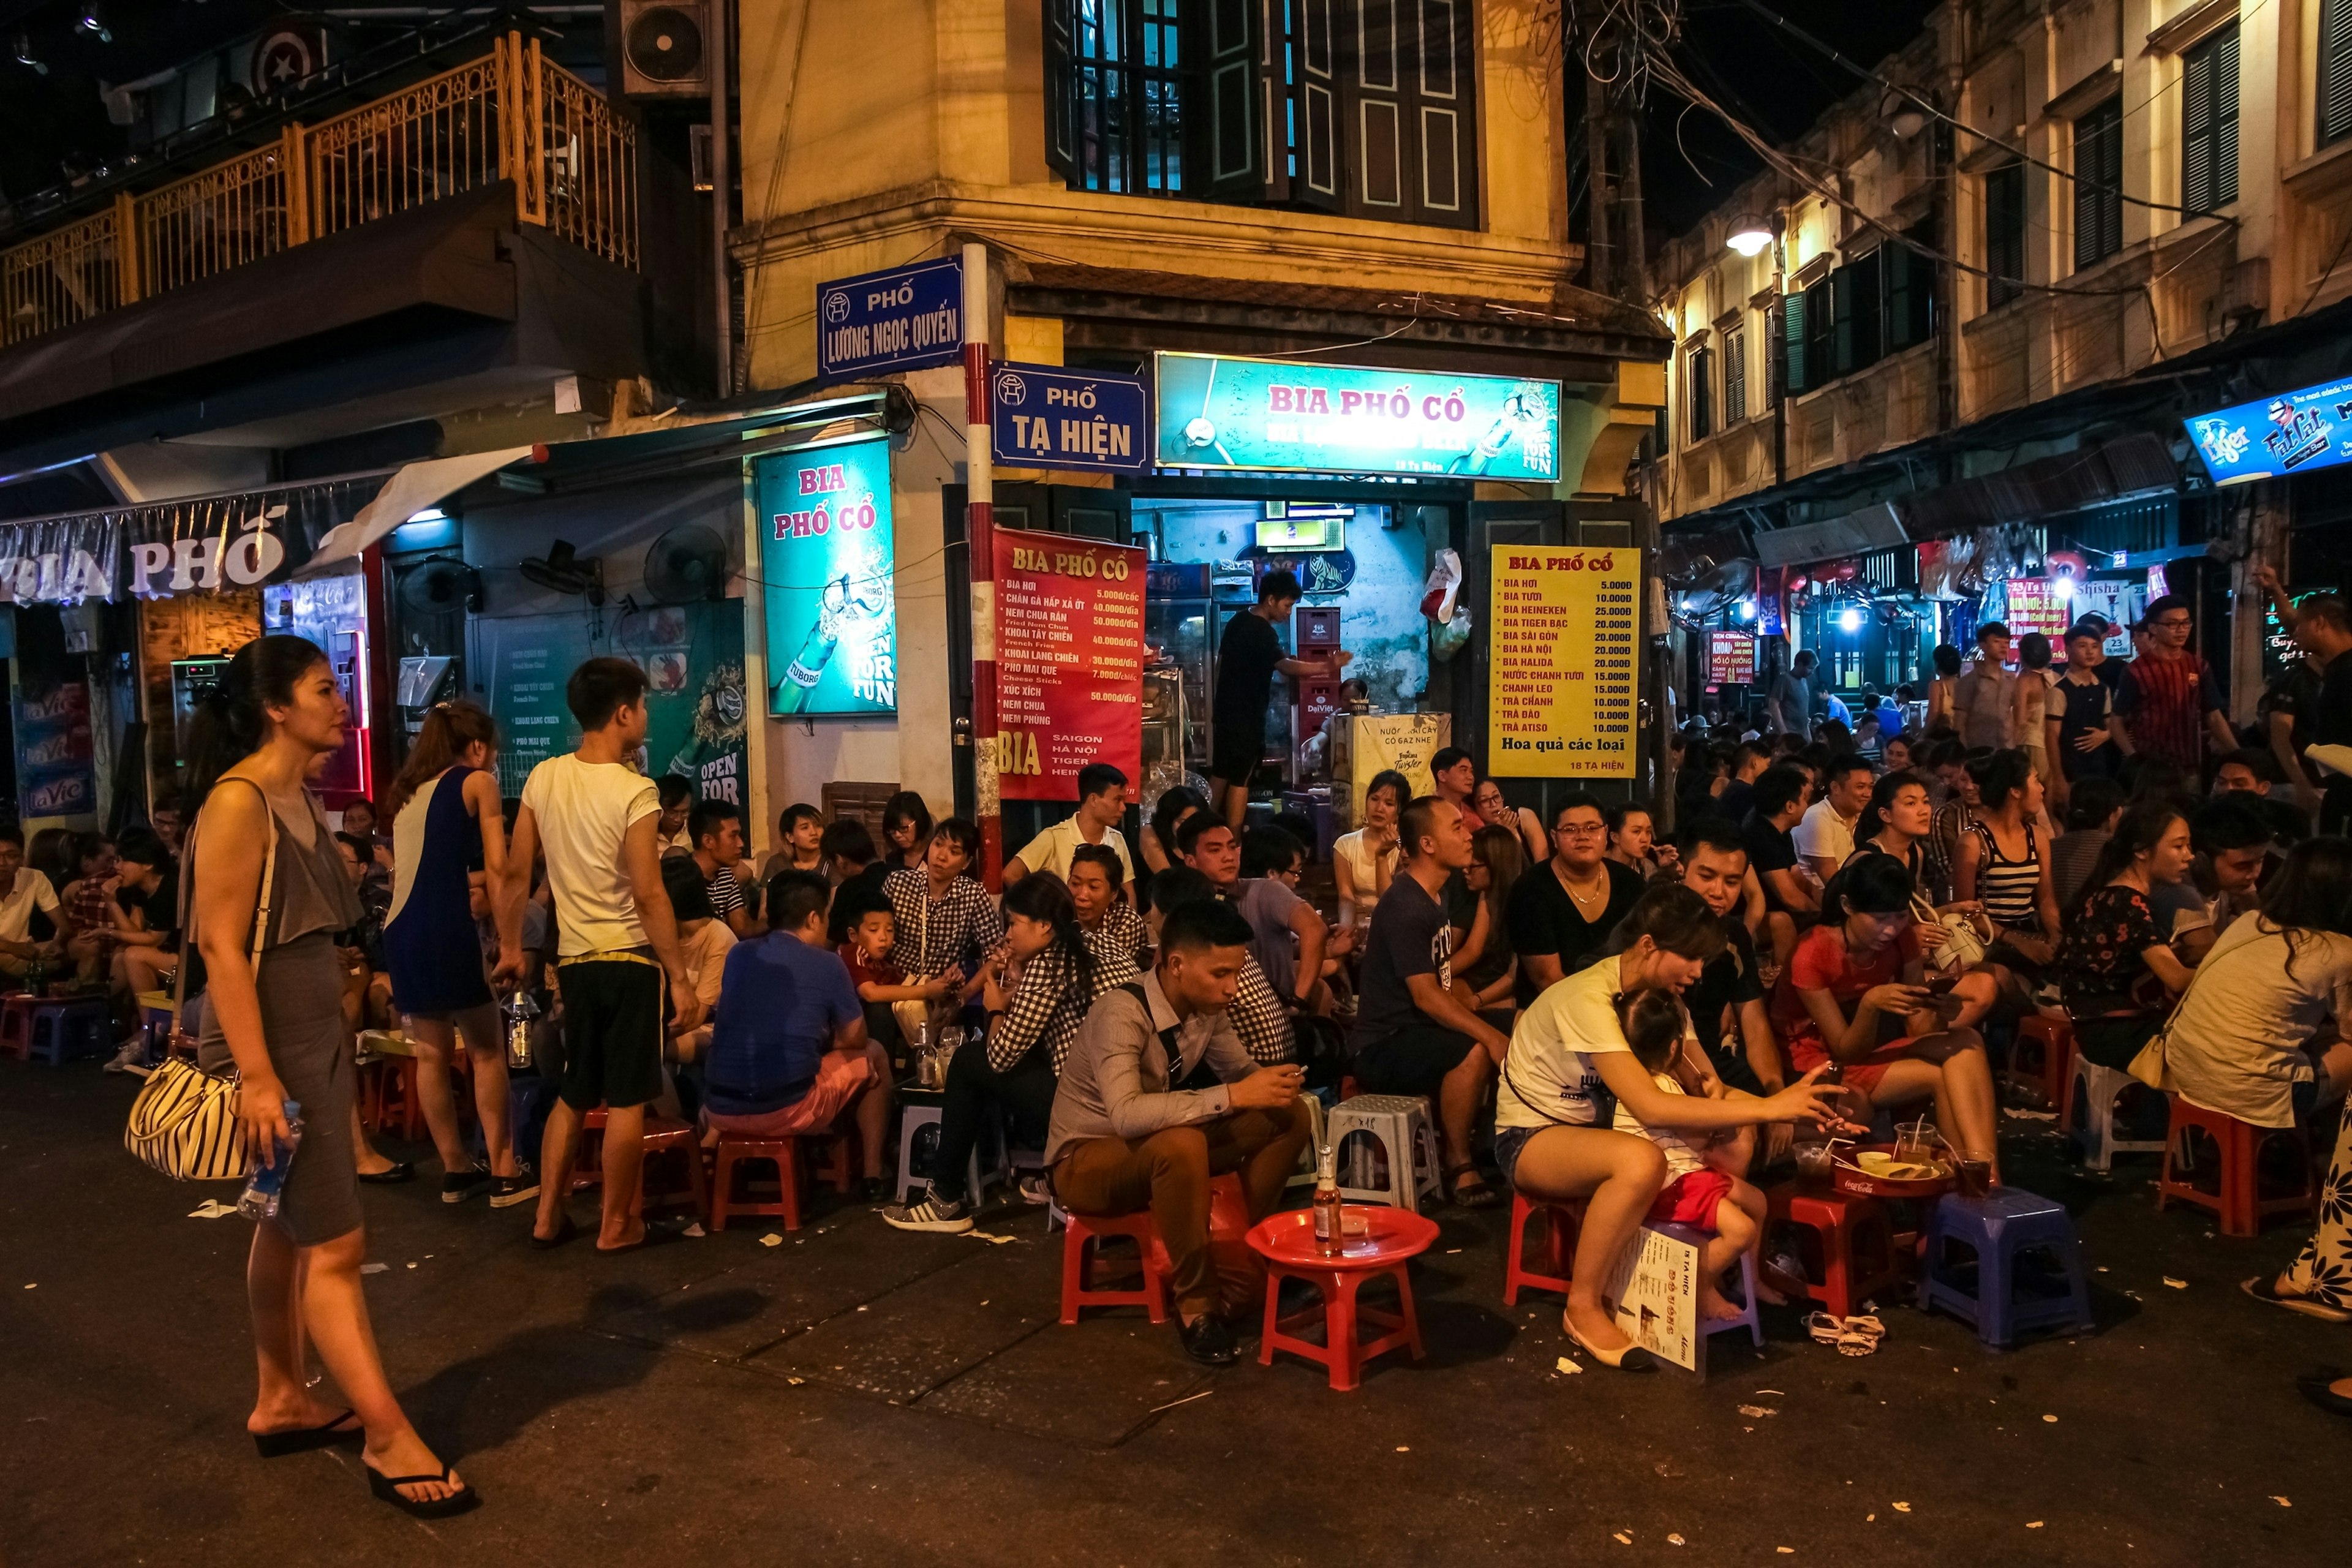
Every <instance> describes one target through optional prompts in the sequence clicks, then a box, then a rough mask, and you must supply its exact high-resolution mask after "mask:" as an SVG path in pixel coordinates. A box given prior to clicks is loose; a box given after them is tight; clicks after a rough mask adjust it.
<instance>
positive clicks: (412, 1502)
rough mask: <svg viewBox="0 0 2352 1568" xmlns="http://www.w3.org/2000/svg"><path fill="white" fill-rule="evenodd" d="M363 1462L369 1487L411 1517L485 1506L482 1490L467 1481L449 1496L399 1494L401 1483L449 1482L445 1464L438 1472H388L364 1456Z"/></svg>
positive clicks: (432, 1516)
mask: <svg viewBox="0 0 2352 1568" xmlns="http://www.w3.org/2000/svg"><path fill="white" fill-rule="evenodd" d="M360 1466H361V1468H363V1469H365V1470H366V1471H367V1478H368V1490H370V1491H372V1492H373V1493H375V1495H376V1496H378V1497H380V1498H382V1499H383V1500H384V1501H386V1502H388V1503H390V1504H391V1505H392V1506H393V1507H394V1508H396V1509H398V1510H400V1511H401V1512H403V1513H404V1514H406V1515H408V1517H409V1518H411V1519H447V1518H448V1517H449V1516H450V1515H452V1514H458V1513H465V1512H467V1511H468V1510H473V1509H477V1508H479V1507H481V1506H482V1494H481V1493H479V1492H478V1491H476V1490H475V1489H473V1488H472V1487H471V1486H467V1485H460V1486H459V1487H458V1488H457V1490H456V1491H454V1492H451V1493H450V1494H449V1495H448V1496H447V1497H444V1498H435V1499H433V1500H431V1501H429V1502H420V1501H418V1500H416V1499H415V1498H410V1497H403V1496H401V1495H400V1489H401V1488H402V1487H415V1486H423V1485H425V1483H427V1482H433V1481H437V1482H439V1483H440V1484H441V1485H443V1486H447V1485H448V1484H449V1467H448V1466H446V1465H444V1466H442V1467H441V1473H440V1474H439V1475H437V1476H387V1475H385V1474H384V1473H383V1471H382V1470H379V1469H377V1468H375V1467H374V1466H373V1465H371V1464H369V1463H368V1462H367V1461H366V1460H365V1459H362V1460H361V1461H360Z"/></svg>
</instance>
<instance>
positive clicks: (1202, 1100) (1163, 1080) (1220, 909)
mask: <svg viewBox="0 0 2352 1568" xmlns="http://www.w3.org/2000/svg"><path fill="white" fill-rule="evenodd" d="M1249 943H1250V925H1249V921H1246V920H1244V919H1243V918H1242V916H1241V915H1240V913H1239V912H1237V911H1236V910H1234V909H1233V908H1232V907H1231V906H1230V905H1227V904H1224V903H1221V902H1217V901H1215V900H1199V901H1197V902H1192V903H1186V904H1181V905H1179V906H1178V907H1177V908H1176V909H1174V910H1171V911H1170V912H1169V914H1168V916H1167V919H1166V921H1164V922H1163V923H1162V925H1161V927H1160V959H1159V963H1157V964H1156V965H1155V966H1154V967H1153V968H1152V969H1151V970H1150V972H1149V973H1146V974H1144V975H1143V976H1142V977H1141V978H1140V979H1139V980H1137V981H1135V982H1133V983H1131V984H1126V985H1121V986H1119V987H1118V988H1117V989H1115V990H1111V991H1107V992H1105V993H1104V994H1102V996H1101V997H1100V998H1098V999H1097V1001H1096V1003H1095V1005H1094V1006H1093V1007H1092V1008H1091V1009H1090V1010H1089V1011H1088V1012H1087V1021H1086V1023H1085V1024H1084V1026H1081V1028H1080V1029H1079V1032H1078V1037H1077V1040H1076V1043H1075V1044H1073V1045H1072V1046H1071V1047H1070V1054H1069V1058H1068V1059H1067V1060H1066V1062H1065V1063H1064V1064H1063V1067H1062V1079H1061V1083H1060V1086H1059V1087H1058V1088H1057V1089H1055V1094H1054V1116H1053V1121H1052V1123H1051V1125H1050V1129H1049V1131H1048V1133H1047V1135H1046V1140H1045V1160H1046V1163H1047V1164H1048V1165H1049V1166H1051V1167H1052V1169H1053V1173H1054V1191H1055V1194H1057V1195H1058V1196H1059V1197H1060V1199H1061V1201H1062V1203H1063V1205H1064V1206H1066V1208H1068V1209H1069V1210H1070V1211H1071V1212H1072V1213H1074V1214H1081V1215H1128V1214H1134V1213H1136V1212H1137V1211H1139V1210H1141V1209H1146V1208H1148V1209H1150V1211H1151V1217H1152V1220H1153V1222H1154V1224H1155V1225H1156V1226H1158V1228H1159V1231H1160V1243H1161V1245H1162V1246H1164V1247H1166V1248H1167V1250H1168V1259H1169V1264H1170V1275H1171V1281H1172V1283H1173V1285H1174V1287H1175V1290H1176V1312H1177V1317H1178V1320H1179V1326H1180V1329H1181V1333H1182V1336H1183V1341H1184V1349H1185V1352H1186V1353H1187V1354H1189V1355H1191V1356H1192V1359H1193V1360H1195V1361H1198V1362H1201V1363H1205V1364H1207V1365H1210V1366H1223V1365H1226V1364H1228V1363H1231V1362H1232V1361H1233V1360H1234V1353H1235V1351H1234V1332H1233V1328H1232V1326H1231V1323H1230V1322H1229V1321H1228V1318H1229V1316H1230V1317H1233V1318H1238V1319H1240V1320H1241V1321H1250V1320H1251V1319H1253V1318H1254V1317H1255V1313H1256V1307H1257V1303H1256V1301H1255V1300H1251V1299H1244V1300H1238V1301H1234V1302H1230V1303H1228V1302H1221V1301H1220V1300H1219V1299H1218V1284H1217V1275H1216V1268H1215V1265H1214V1262H1213V1259H1212V1258H1211V1256H1210V1253H1209V1182H1210V1179H1211V1178H1212V1177H1213V1176H1217V1175H1222V1174H1223V1173H1226V1172H1228V1171H1236V1172H1239V1173H1240V1174H1241V1182H1242V1190H1243V1193H1244V1194H1245V1196H1246V1198H1247V1201H1248V1206H1249V1217H1250V1222H1251V1223H1252V1224H1253V1225H1255V1223H1256V1222H1257V1221H1259V1220H1261V1219H1263V1218H1265V1216H1266V1215H1268V1214H1270V1213H1272V1212H1273V1210H1274V1206H1275V1205H1276V1203H1277V1202H1278V1201H1279V1200H1280V1199H1281V1196H1282V1190H1283V1184H1284V1183H1285V1182H1286V1180H1287V1179H1288V1178H1289V1176H1290V1173H1292V1172H1293V1171H1294V1170H1296V1169H1297V1166H1298V1153H1299V1151H1300V1150H1302V1149H1304V1148H1305V1147H1306V1146H1307V1136H1308V1129H1309V1126H1310V1123H1309V1121H1308V1120H1307V1108H1306V1106H1304V1105H1303V1104H1301V1103H1300V1102H1299V1098H1298V1093H1299V1089H1300V1086H1301V1084H1302V1083H1303V1082H1304V1081H1305V1074H1304V1069H1302V1068H1299V1067H1297V1066H1296V1065H1295V1064H1285V1065H1283V1066H1279V1067H1264V1068H1262V1067H1259V1066H1258V1065H1257V1063H1256V1062H1255V1061H1254V1060H1252V1059H1251V1058H1250V1055H1249V1053H1248V1052H1247V1051H1246V1050H1244V1048H1243V1047H1242V1043H1241V1039H1240V1037H1238V1036H1237V1035H1235V1034H1234V1027H1233V1025H1232V1023H1231V1021H1230V1020H1229V1019H1228V1018H1227V1017H1226V1016H1225V1009H1226V1008H1227V1007H1228V1006H1230V1005H1232V1003H1233V1000H1234V990H1235V987H1236V984H1237V983H1238V977H1239V976H1240V974H1241V969H1242V961H1243V959H1244V957H1246V956H1247V955H1248V952H1249Z"/></svg>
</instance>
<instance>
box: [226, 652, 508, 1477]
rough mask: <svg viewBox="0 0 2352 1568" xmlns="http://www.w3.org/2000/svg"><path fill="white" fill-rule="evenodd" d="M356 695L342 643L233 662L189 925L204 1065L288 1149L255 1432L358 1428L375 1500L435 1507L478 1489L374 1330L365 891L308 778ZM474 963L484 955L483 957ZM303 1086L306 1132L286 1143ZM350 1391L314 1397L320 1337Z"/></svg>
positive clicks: (349, 1435) (263, 1254)
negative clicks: (360, 1165)
mask: <svg viewBox="0 0 2352 1568" xmlns="http://www.w3.org/2000/svg"><path fill="white" fill-rule="evenodd" d="M350 728H351V710H349V709H348V708H347V707H346V706H345V705H344V702H343V698H342V692H341V689H340V688H339V687H338V686H337V684H336V681H335V672H334V668H333V667H332V666H331V665H330V664H329V663H328V662H327V656H326V655H325V654H323V653H321V652H320V651H319V649H318V648H317V647H315V646H313V645H312V644H310V643H309V642H306V641H304V640H303V639H302V638H300V637H283V636H272V637H259V638H257V639H256V640H254V641H252V642H249V643H247V644H246V645H245V647H241V648H239V649H238V650H237V652H236V657H235V658H232V659H231V660H230V661H229V664H228V668H227V669H226V672H225V673H224V675H223V678H222V680H221V683H220V685H219V686H218V688H216V689H215V690H214V691H213V692H212V693H211V694H210V695H209V696H208V697H207V698H206V700H205V708H204V710H202V711H201V712H200V713H199V714H198V715H197V718H196V722H195V725H194V730H193V731H192V733H191V736H190V744H189V750H190V752H191V757H190V768H189V772H190V773H191V774H192V788H191V790H190V793H189V800H188V805H189V807H190V809H191V810H192V811H193V812H194V813H195V814H196V820H195V823H194V827H193V829H192V830H191V834H190V839H189V846H188V849H189V854H188V884H189V887H190V888H191V889H192V895H191V899H190V907H189V910H188V919H187V924H186V928H185V929H186V930H187V931H188V933H189V940H190V941H191V942H193V943H194V946H195V948H196V951H197V953H198V954H200V955H201V957H202V961H203V965H204V968H205V973H206V977H207V978H206V984H205V1001H206V1005H205V1010H204V1022H203V1026H202V1029H201V1032H200V1033H199V1035H198V1039H197V1058H198V1062H199V1065H200V1066H203V1067H205V1068H207V1069H210V1070H218V1069H220V1068H226V1066H228V1065H229V1063H230V1062H231V1060H232V1059H234V1062H235V1064H236V1070H237V1075H238V1078H239V1080H240V1081H239V1089H238V1095H237V1119H238V1121H240V1122H241V1123H243V1126H244V1131H245V1133H246V1136H247V1139H248V1140H249V1141H250V1142H251V1145H252V1147H253V1149H254V1152H255V1156H256V1158H257V1159H259V1160H262V1161H264V1162H265V1163H276V1161H278V1160H280V1159H286V1158H289V1157H290V1158H291V1159H292V1161H293V1163H292V1165H291V1166H290V1167H289V1170H288V1171H287V1173H286V1177H285V1184H284V1187H283V1189H282V1192H281V1195H280V1198H279V1202H278V1212H277V1214H276V1215H273V1216H272V1217H271V1218H269V1219H268V1220H265V1221H263V1222H262V1223H261V1224H259V1225H257V1226H255V1228H254V1237H253V1250H252V1254H251V1256H250V1258H248V1260H247V1266H246V1289H247V1299H248V1300H249V1303H250V1306H251V1310H252V1314H253V1332H254V1341H255V1347H256V1349H257V1352H258V1355H259V1361H260V1393H259V1395H258V1397H257V1398H256V1400H255V1401H254V1407H253V1413H252V1415H249V1416H248V1417H247V1420H246V1428H247V1431H249V1432H250V1433H252V1435H253V1439H254V1445H255V1447H257V1448H258V1449H259V1450H260V1452H261V1454H262V1455H263V1457H264V1458H272V1457H275V1456H277V1455H280V1454H289V1453H297V1452H300V1451H303V1450H305V1449H310V1448H318V1447H327V1446H330V1445H333V1444H338V1443H345V1442H362V1443H363V1445H364V1447H363V1451H362V1456H361V1462H362V1465H363V1466H364V1467H365V1468H366V1469H367V1472H368V1485H369V1487H370V1489H372V1490H373V1492H374V1493H375V1495H376V1496H377V1497H379V1498H382V1499H383V1500H385V1501H386V1502H389V1503H391V1504H393V1505H394V1507H396V1508H399V1509H401V1510H404V1511H405V1512H408V1513H411V1514H415V1515H419V1516H423V1517H438V1516H441V1515H445V1514H450V1513H457V1512H459V1511H462V1510H465V1509H467V1508H470V1507H472V1506H473V1505H474V1504H475V1503H476V1502H477V1501H478V1498H477V1496H476V1494H475V1493H474V1491H473V1490H472V1489H470V1488H469V1487H467V1485H466V1483H465V1482H464V1481H462V1480H460V1479H458V1478H457V1473H456V1472H455V1471H453V1470H451V1469H450V1468H448V1467H446V1465H444V1464H442V1462H441V1461H440V1460H439V1459H438V1458H436V1457H435V1456H434V1454H433V1451H432V1450H431V1449H430V1448H428V1447H425V1440H424V1439H423V1438H421V1437H419V1436H417V1435H416V1430H415V1427H413V1426H410V1425H409V1424H408V1417H407V1415H404V1413H403V1412H402V1410H401V1408H400V1402H399V1400H398V1399H397V1398H395V1397H394V1394H393V1392H392V1384H391V1383H390V1382H389V1381H388V1380H387V1379H386V1378H385V1376H384V1372H383V1359H382V1357H381V1356H379V1355H378V1353H377V1352H376V1344H375V1334H374V1331H373V1329H371V1328H370V1327H369V1324H368V1314H367V1303H366V1300H365V1298H364V1296H363V1294H362V1289H361V1283H360V1266H361V1264H362V1262H363V1261H364V1260H365V1258H366V1257H367V1234H366V1231H365V1230H364V1229H363V1228H362V1223H363V1216H362V1214H361V1210H360V1189H359V1173H358V1170H357V1168H356V1166H355V1165H354V1163H353V1149H352V1129H353V1127H354V1125H355V1121H354V1118H353V1115H352V1081H353V1079H354V1078H355V1077H356V1076H357V1072H358V1069H357V1067H356V1066H355V1064H354V1063H353V1061H352V1050H351V1047H350V1044H349V1042H348V1040H347V1039H346V1037H345V1036H344V1033H343V1016H342V975H341V970H340V968H339V967H338V964H337V960H336V956H335V933H336V932H337V931H342V930H345V929H347V928H348V927H350V926H352V925H353V924H355V923H357V921H358V920H359V918H360V906H359V899H358V896H357V895H356V894H355V893H354V892H353V891H352V885H351V882H350V880H349V879H348V878H347V877H346V876H345V875H344V872H343V864H342V858H341V853H340V851H338V849H337V848H336V846H335V839H334V836H333V834H332V833H331V832H330V831H329V830H328V827H327V822H326V818H325V817H324V816H321V815H320V811H319V806H318V803H317V801H316V800H315V799H314V798H313V797H312V796H311V795H310V792H309V791H308V790H307V789H306V788H305V787H304V784H305V781H306V780H307V779H308V778H309V777H310V775H311V774H312V773H316V772H317V771H318V770H319V768H320V766H322V765H323V764H324V763H325V762H326V760H327V759H328V758H329V757H331V756H332V755H333V754H334V753H335V752H339V751H341V749H342V744H343V738H344V736H345V734H346V733H347V732H348V731H349V730H350ZM476 962H477V963H478V962H479V960H478V958H477V960H476ZM289 1101H297V1102H299V1104H300V1106H301V1112H300V1115H301V1121H302V1138H301V1142H300V1145H299V1148H298V1149H296V1150H294V1151H292V1152H290V1154H289V1152H288V1151H287V1150H286V1142H287V1139H288V1137H289V1127H288V1120H289V1110H288V1104H289ZM307 1346H315V1347H316V1348H317V1350H318V1352H319V1359H320V1361H322V1362H323V1363H326V1368H327V1371H328V1373H330V1374H331V1375H332V1377H333V1378H334V1381H335V1384H337V1385H338V1386H339V1387H340V1388H341V1390H342V1394H343V1397H344V1398H346V1399H348V1400H350V1401H351V1406H352V1407H351V1408H350V1409H348V1410H344V1411H341V1412H340V1413H339V1412H337V1411H336V1409H335V1408H334V1407H333V1406H332V1405H329V1404H327V1403H325V1402H323V1401H321V1400H320V1399H318V1398H316V1397H314V1396H313V1395H312V1394H311V1393H310V1388H309V1386H308V1376H307V1368H306V1360H307V1356H306V1347H307Z"/></svg>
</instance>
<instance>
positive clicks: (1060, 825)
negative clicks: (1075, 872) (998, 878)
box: [1004, 763, 1135, 894]
mask: <svg viewBox="0 0 2352 1568" xmlns="http://www.w3.org/2000/svg"><path fill="white" fill-rule="evenodd" d="M1126 817H1127V775H1126V774H1125V773H1121V772H1119V771H1118V769H1117V768H1115V767H1112V766H1111V765H1110V764H1109V763H1087V765H1086V766H1085V767H1083V768H1080V769H1079V770H1078V809H1077V810H1076V811H1075V812H1073V813H1072V814H1071V815H1070V816H1067V817H1065V818H1064V819H1063V820H1062V821H1060V822H1057V823H1055V824H1054V826H1051V827H1049V828H1047V829H1045V832H1043V833H1040V834H1039V835H1037V837H1034V838H1032V839H1031V840H1030V841H1029V843H1028V845H1027V847H1024V849H1023V850H1022V851H1021V853H1020V854H1018V855H1016V856H1014V857H1013V858H1012V859H1010V860H1007V861H1006V862H1005V863H1004V885H1005V886H1006V887H1008V888H1009V887H1011V886H1012V885H1013V883H1015V882H1017V881H1019V880H1020V879H1022V878H1024V877H1025V876H1027V875H1028V874H1029V873H1030V872H1032V871H1051V872H1052V873H1053V874H1054V875H1055V876H1056V877H1059V878H1060V879H1062V880H1063V881H1065V882H1066V881H1068V880H1069V879H1070V856H1071V855H1072V854H1073V853H1075V852H1076V849H1077V847H1078V846H1079V845H1081V844H1100V845H1108V846H1109V847H1110V852H1111V853H1112V854H1114V855H1116V856H1118V864H1119V868H1120V869H1121V870H1123V871H1124V872H1125V873H1126V875H1125V876H1124V877H1123V878H1122V879H1120V880H1121V890H1122V891H1124V892H1127V893H1129V894H1132V893H1133V891H1134V889H1135V862H1134V861H1132V860H1130V859H1129V858H1128V854H1127V836H1126V835H1125V834H1122V833H1121V832H1119V830H1118V825H1119V824H1120V823H1121V822H1123V821H1124V820H1126Z"/></svg>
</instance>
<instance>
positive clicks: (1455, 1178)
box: [1445, 1165, 1503, 1209]
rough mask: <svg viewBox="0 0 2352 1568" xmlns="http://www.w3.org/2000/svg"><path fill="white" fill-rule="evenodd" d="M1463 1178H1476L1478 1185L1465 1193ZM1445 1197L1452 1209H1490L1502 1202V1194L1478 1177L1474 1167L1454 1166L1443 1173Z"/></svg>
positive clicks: (1483, 1178) (1483, 1177)
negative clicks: (1452, 1206)
mask: <svg viewBox="0 0 2352 1568" xmlns="http://www.w3.org/2000/svg"><path fill="white" fill-rule="evenodd" d="M1464 1176H1477V1177H1478V1184H1477V1185H1476V1186H1475V1187H1471V1188H1469V1189H1467V1190H1466V1191H1465V1189H1464V1188H1463V1185H1462V1182H1461V1178H1462V1177H1464ZM1445 1196H1446V1200H1447V1201H1448V1202H1449V1203H1451V1204H1453V1205H1454V1207H1456V1208H1465V1209H1490V1208H1494V1207H1495V1206H1496V1205H1499V1204H1500V1203H1501V1202H1502V1201H1503V1194H1502V1193H1501V1192H1499V1191H1498V1190H1496V1187H1495V1185H1494V1184H1493V1183H1491V1182H1489V1181H1487V1180H1486V1177H1485V1176H1483V1175H1479V1173H1478V1167H1477V1166H1475V1165H1456V1166H1455V1167H1454V1169H1452V1170H1450V1171H1448V1172H1446V1173H1445Z"/></svg>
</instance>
